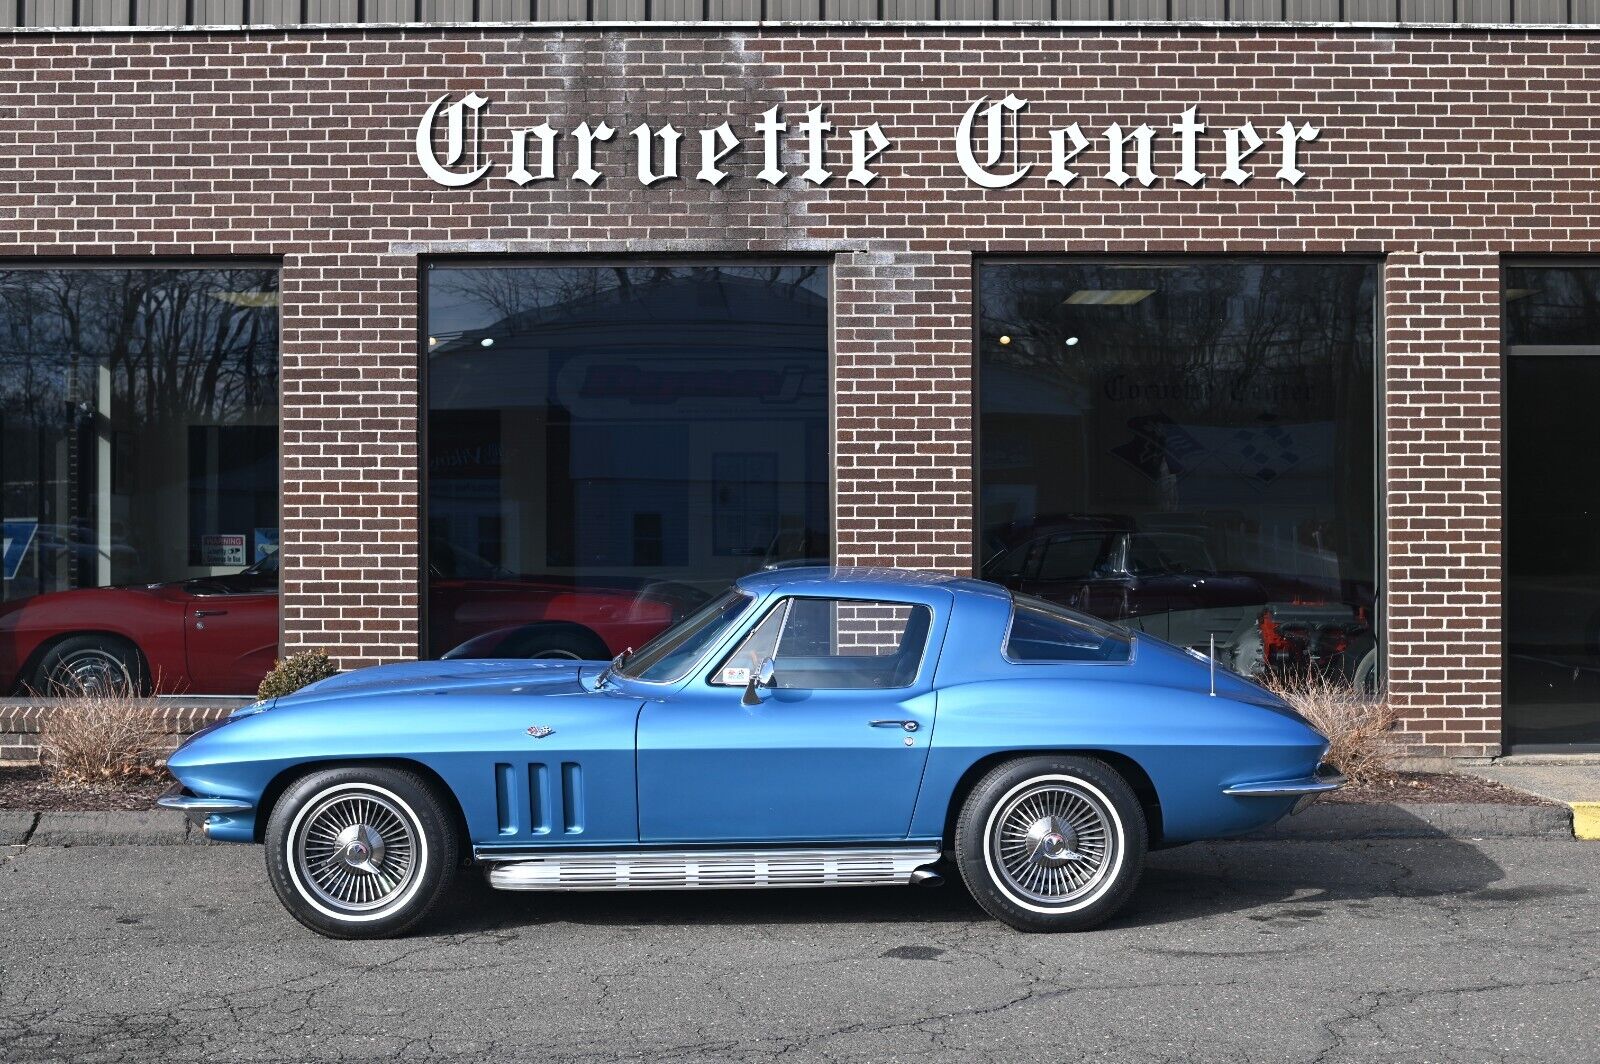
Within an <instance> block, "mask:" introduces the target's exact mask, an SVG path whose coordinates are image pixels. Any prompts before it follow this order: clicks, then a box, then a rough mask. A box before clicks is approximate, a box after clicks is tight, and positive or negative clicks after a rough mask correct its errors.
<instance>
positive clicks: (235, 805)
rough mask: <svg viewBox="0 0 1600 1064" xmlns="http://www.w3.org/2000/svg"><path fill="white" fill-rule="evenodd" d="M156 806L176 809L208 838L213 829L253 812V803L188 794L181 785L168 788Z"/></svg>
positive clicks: (246, 816)
mask: <svg viewBox="0 0 1600 1064" xmlns="http://www.w3.org/2000/svg"><path fill="white" fill-rule="evenodd" d="M156 805H158V806H160V807H161V808H163V809H176V810H178V811H179V812H180V813H183V814H184V815H185V816H187V817H188V818H189V819H190V820H192V821H194V822H195V823H196V824H198V825H200V830H202V831H204V832H205V833H206V836H207V837H208V838H209V837H210V835H211V831H212V829H213V828H215V827H218V826H220V825H222V824H225V823H229V822H232V821H237V820H241V819H247V818H248V817H249V816H250V814H251V813H253V812H254V811H255V808H256V807H255V803H254V802H247V801H245V800H244V799H242V798H208V797H205V796H202V795H198V794H192V793H190V791H189V789H188V788H187V787H185V786H184V785H183V784H181V783H174V784H173V785H172V786H171V787H168V788H167V789H166V791H165V792H164V793H163V794H162V795H161V797H159V798H157V799H156Z"/></svg>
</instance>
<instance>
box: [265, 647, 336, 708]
mask: <svg viewBox="0 0 1600 1064" xmlns="http://www.w3.org/2000/svg"><path fill="white" fill-rule="evenodd" d="M337 675H339V667H338V666H337V665H335V664H334V663H333V659H332V658H330V657H328V652H327V651H326V650H302V651H301V652H300V653H298V654H290V655H289V656H288V657H286V658H279V659H278V660H277V661H276V662H275V663H274V664H273V666H272V671H271V672H269V673H267V675H266V677H265V678H264V679H263V680H262V681H261V686H260V687H259V688H257V689H256V697H257V698H282V697H283V696H284V695H292V694H294V693H295V692H296V691H298V690H300V688H302V687H306V686H308V685H310V684H314V683H316V682H317V681H318V680H326V679H327V678H328V677H330V676H337Z"/></svg>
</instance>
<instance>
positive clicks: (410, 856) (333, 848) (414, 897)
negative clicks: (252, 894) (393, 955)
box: [266, 766, 459, 938]
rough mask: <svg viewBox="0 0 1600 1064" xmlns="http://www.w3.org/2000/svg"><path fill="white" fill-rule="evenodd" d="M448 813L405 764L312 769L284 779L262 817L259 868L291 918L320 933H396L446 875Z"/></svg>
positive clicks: (451, 822) (450, 866)
mask: <svg viewBox="0 0 1600 1064" xmlns="http://www.w3.org/2000/svg"><path fill="white" fill-rule="evenodd" d="M458 847H459V841H458V839H457V837H456V828H455V818H454V817H453V816H451V815H450V813H449V811H448V810H447V809H446V807H445V804H444V801H443V800H442V799H441V797H440V796H439V795H438V794H437V793H436V791H435V789H434V787H433V785H432V784H431V783H429V781H427V780H425V779H423V778H422V777H421V776H418V775H416V774H415V773H412V772H407V771H403V770H400V769H392V768H379V767H361V766H355V767H350V768H335V769H327V770H324V771H322V772H315V773H312V774H311V775H309V776H306V777H305V778H304V779H302V780H300V781H298V782H296V783H294V784H293V785H291V786H290V788H289V789H288V791H286V792H285V793H284V795H283V797H282V798H281V799H279V801H278V803H277V805H276V806H274V807H273V810H272V818H271V819H270V820H269V821H268V822H267V831H266V849H267V875H268V878H270V879H271V881H272V888H273V890H275V891H276V892H277V895H278V900H279V901H281V902H283V905H284V908H286V909H288V910H289V913H290V915H292V916H293V917H294V918H295V919H296V920H299V921H300V922H301V923H302V924H305V925H306V926H307V927H309V928H311V930H313V931H316V932H318V933H319V934H323V935H327V936H328V937H330V938H386V937H389V936H393V935H399V934H403V933H404V932H405V931H407V930H409V929H410V928H411V927H413V926H414V925H415V924H416V923H417V922H418V921H420V920H421V919H422V918H423V917H425V916H427V915H428V913H429V911H431V910H432V909H433V907H434V905H435V904H436V903H437V902H438V901H439V899H440V898H441V897H443V896H444V894H445V892H446V891H447V890H448V889H449V887H450V882H451V880H452V878H453V877H454V875H455V868H456V861H457V853H458Z"/></svg>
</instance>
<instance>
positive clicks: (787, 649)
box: [711, 598, 933, 691]
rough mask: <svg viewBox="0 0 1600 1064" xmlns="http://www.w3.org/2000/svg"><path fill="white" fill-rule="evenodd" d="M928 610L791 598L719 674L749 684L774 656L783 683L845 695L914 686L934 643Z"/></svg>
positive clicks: (723, 681)
mask: <svg viewBox="0 0 1600 1064" xmlns="http://www.w3.org/2000/svg"><path fill="white" fill-rule="evenodd" d="M932 621H933V613H932V611H931V610H929V609H928V608H927V607H926V606H910V605H905V604H903V603H898V602H873V601H866V600H862V599H818V598H793V599H785V600H784V601H783V602H781V603H779V604H778V605H777V606H775V607H774V608H773V609H772V610H771V612H769V613H768V614H767V616H766V617H765V618H763V619H762V622H761V623H760V624H758V625H757V626H756V627H755V628H754V629H753V630H752V631H751V632H750V634H749V635H748V636H747V637H745V639H744V641H743V642H742V643H740V644H739V646H738V647H737V648H736V649H735V650H734V651H733V653H732V654H729V655H728V657H727V660H725V661H724V662H723V663H722V665H721V666H720V667H719V668H718V669H717V671H716V672H715V673H713V674H712V680H711V682H712V683H714V684H718V685H721V686H730V687H731V686H740V687H742V686H744V685H745V684H747V683H749V682H750V677H751V676H752V675H753V674H754V672H755V670H756V669H758V668H760V666H761V662H762V661H763V660H765V659H766V658H768V657H770V658H772V663H773V671H774V675H775V678H776V686H777V687H780V688H784V689H792V690H811V691H840V690H857V689H859V690H869V689H881V688H892V687H909V686H910V685H911V682H912V681H913V680H914V679H916V675H917V667H918V666H919V665H920V664H921V663H922V656H923V652H924V651H925V650H926V649H927V645H928V629H929V627H930V625H931V624H932Z"/></svg>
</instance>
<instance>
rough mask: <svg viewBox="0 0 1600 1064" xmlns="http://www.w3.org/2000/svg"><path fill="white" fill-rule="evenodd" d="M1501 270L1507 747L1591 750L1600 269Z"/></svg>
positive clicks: (1598, 516) (1599, 719)
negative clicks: (1503, 280)
mask: <svg viewBox="0 0 1600 1064" xmlns="http://www.w3.org/2000/svg"><path fill="white" fill-rule="evenodd" d="M1506 279H1507V285H1506V333H1507V340H1508V347H1507V352H1508V357H1507V365H1506V398H1505V444H1506V468H1505V505H1506V510H1505V514H1506V530H1505V535H1506V548H1505V611H1506V613H1505V641H1506V655H1505V668H1506V673H1505V731H1506V745H1507V746H1508V747H1511V748H1512V749H1514V750H1517V751H1521V752H1538V751H1541V750H1543V751H1551V752H1556V751H1561V752H1572V751H1576V750H1583V749H1592V750H1600V446H1597V443H1600V441H1597V438H1596V432H1595V417H1594V402H1595V397H1596V396H1597V395H1600V269H1591V268H1583V267H1511V268H1509V269H1508V270H1507V271H1506Z"/></svg>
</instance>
